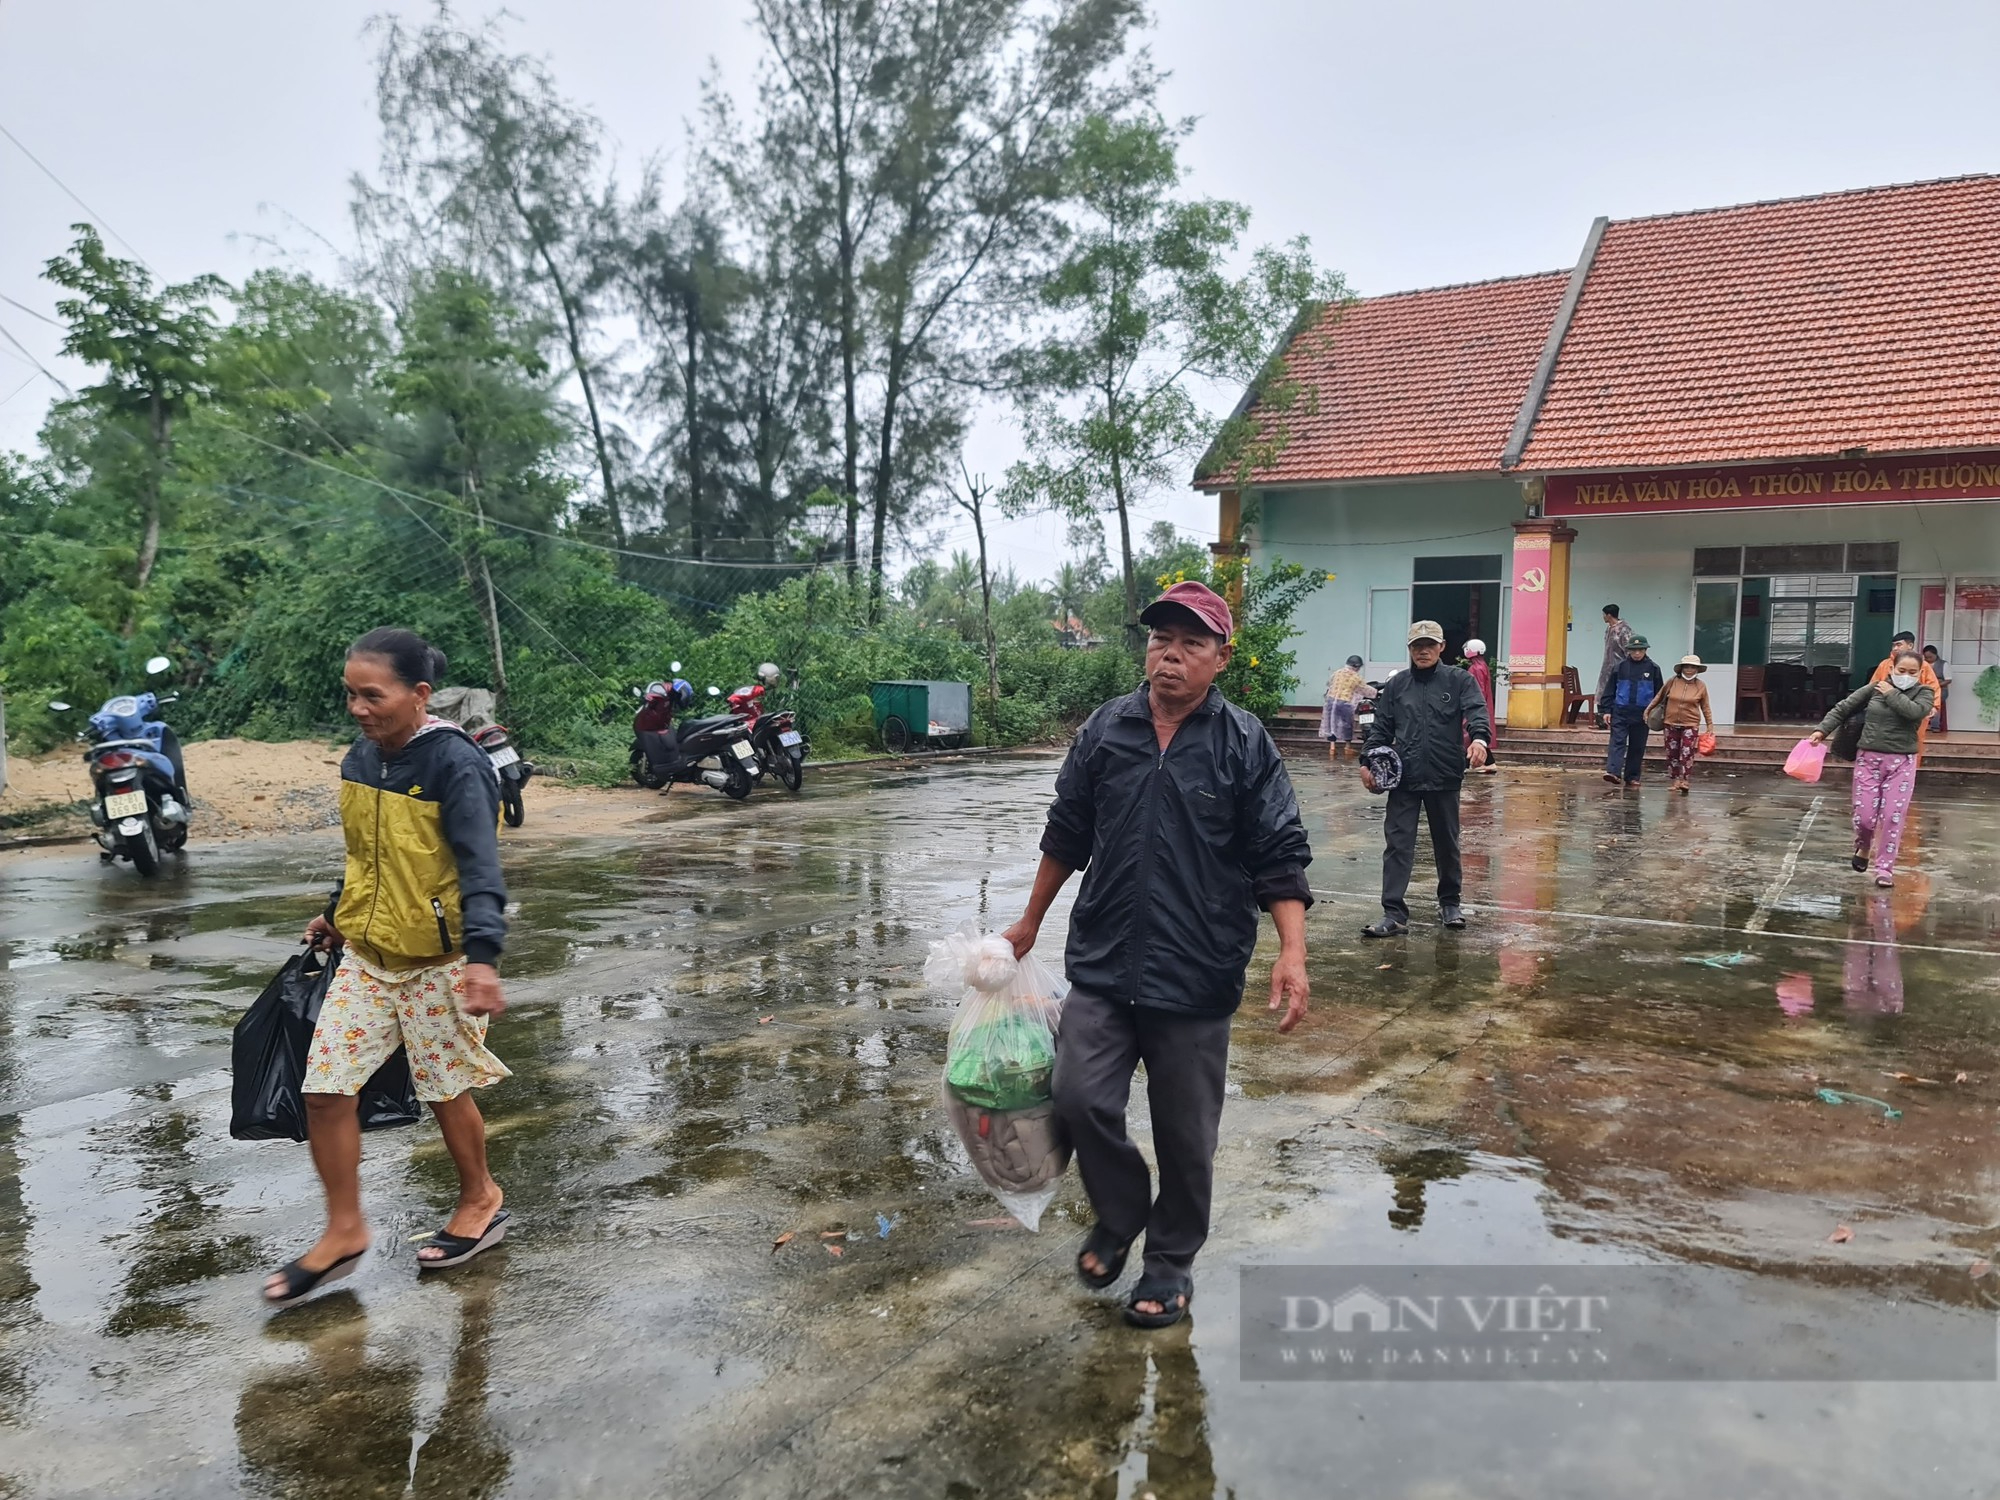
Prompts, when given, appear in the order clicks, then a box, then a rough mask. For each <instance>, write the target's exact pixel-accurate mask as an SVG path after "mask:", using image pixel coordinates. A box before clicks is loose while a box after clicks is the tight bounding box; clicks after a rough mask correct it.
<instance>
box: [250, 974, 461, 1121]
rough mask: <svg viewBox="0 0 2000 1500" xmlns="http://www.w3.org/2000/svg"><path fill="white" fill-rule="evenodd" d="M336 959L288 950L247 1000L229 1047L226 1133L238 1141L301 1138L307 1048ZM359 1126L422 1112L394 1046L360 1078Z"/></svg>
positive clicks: (403, 1056)
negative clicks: (259, 989)
mask: <svg viewBox="0 0 2000 1500" xmlns="http://www.w3.org/2000/svg"><path fill="white" fill-rule="evenodd" d="M335 967H336V963H335V960H334V959H333V958H332V957H329V956H328V955H326V954H323V953H314V952H310V951H308V952H305V953H300V954H296V955H294V956H293V957H292V958H290V959H289V960H287V961H286V963H285V966H284V967H283V968H282V969H280V970H278V973H277V977H276V978H274V979H273V980H272V981H271V982H270V983H269V984H267V985H265V986H264V993H263V994H261V995H259V996H258V997H257V998H256V1000H255V1001H253V1002H252V1003H251V1006H250V1008H249V1009H248V1010H246V1011H245V1012H244V1013H243V1018H242V1019H241V1020H239V1021H238V1022H237V1023H236V1032H235V1036H234V1038H233V1040H232V1041H231V1043H230V1048H229V1061H230V1071H231V1073H232V1074H233V1075H234V1076H233V1077H232V1078H231V1080H230V1089H229V1133H230V1134H231V1135H232V1136H234V1137H236V1139H237V1140H239V1141H270V1140H288V1141H302V1140H304V1139H305V1138H306V1103H305V1097H304V1096H305V1089H304V1084H305V1076H306V1054H307V1052H308V1051H310V1050H311V1047H312V1039H313V1028H314V1027H315V1026H316V1025H318V1024H319V1009H320V1006H321V1005H323V1004H324V1003H325V1002H326V992H327V987H328V986H329V985H331V984H332V983H333V971H334V969H335ZM360 1113H361V1128H362V1129H363V1130H385V1129H388V1128H389V1127H391V1126H395V1125H414V1124H416V1123H417V1121H418V1119H420V1118H421V1117H422V1113H423V1111H422V1109H421V1107H420V1106H419V1105H418V1103H417V1087H416V1083H415V1081H414V1080H413V1079H412V1078H411V1077H410V1060H409V1057H408V1056H407V1055H406V1054H405V1053H404V1051H403V1049H402V1048H401V1047H398V1048H397V1049H396V1051H395V1054H394V1055H393V1056H392V1057H390V1059H389V1060H388V1061H387V1062H385V1063H383V1064H382V1066H381V1067H379V1068H377V1069H376V1070H375V1073H374V1076H373V1077H371V1078H370V1079H369V1080H368V1082H367V1083H365V1084H363V1085H362V1088H361V1099H360Z"/></svg>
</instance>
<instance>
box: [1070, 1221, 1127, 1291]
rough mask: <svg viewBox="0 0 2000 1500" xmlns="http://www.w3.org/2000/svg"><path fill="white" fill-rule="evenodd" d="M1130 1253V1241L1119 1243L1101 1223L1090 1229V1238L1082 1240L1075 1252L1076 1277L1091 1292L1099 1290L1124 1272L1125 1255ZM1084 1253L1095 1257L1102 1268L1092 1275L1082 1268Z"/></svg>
mask: <svg viewBox="0 0 2000 1500" xmlns="http://www.w3.org/2000/svg"><path fill="white" fill-rule="evenodd" d="M1131 1253H1132V1242H1131V1241H1130V1240H1127V1241H1126V1242H1125V1243H1124V1244H1122V1245H1121V1244H1119V1243H1118V1241H1117V1240H1115V1239H1113V1238H1112V1237H1111V1231H1110V1230H1108V1229H1106V1228H1105V1227H1104V1226H1103V1225H1102V1224H1099V1225H1098V1226H1097V1227H1096V1228H1094V1229H1092V1230H1091V1231H1090V1238H1089V1239H1087V1240H1085V1241H1084V1242H1083V1248H1082V1249H1081V1250H1079V1251H1077V1252H1076V1279H1077V1280H1078V1281H1081V1282H1082V1283H1083V1284H1084V1285H1085V1286H1087V1287H1089V1288H1090V1289H1091V1290H1092V1291H1093V1292H1101V1291H1103V1290H1104V1289H1105V1288H1106V1287H1108V1286H1110V1285H1111V1283H1112V1282H1114V1281H1116V1280H1117V1279H1118V1278H1119V1277H1120V1276H1123V1275H1124V1274H1125V1257H1126V1256H1128V1255H1130V1254H1131ZM1086 1255H1094V1256H1096V1257H1097V1262H1098V1264H1099V1265H1101V1266H1103V1267H1104V1269H1103V1270H1102V1271H1101V1272H1098V1273H1097V1274H1095V1275H1093V1274H1091V1272H1089V1271H1087V1270H1085V1269H1084V1265H1083V1258H1084V1257H1085V1256H1086Z"/></svg>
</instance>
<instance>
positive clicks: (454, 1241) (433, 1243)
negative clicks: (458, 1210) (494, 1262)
mask: <svg viewBox="0 0 2000 1500" xmlns="http://www.w3.org/2000/svg"><path fill="white" fill-rule="evenodd" d="M506 1238H507V1210H506V1209H504V1208H503V1209H501V1210H500V1211H499V1212H497V1213H495V1214H494V1215H493V1217H492V1218H490V1219H488V1220H487V1221H486V1229H485V1232H484V1233H482V1234H479V1235H477V1236H473V1235H465V1234H452V1233H450V1232H449V1231H447V1230H443V1229H434V1230H432V1231H431V1233H430V1235H429V1237H428V1238H426V1239H425V1240H424V1242H423V1243H422V1244H421V1245H419V1246H417V1269H418V1270H419V1271H448V1270H450V1269H451V1268H452V1267H453V1266H462V1265H464V1264H465V1263H466V1262H467V1261H469V1260H471V1259H472V1257H473V1256H475V1255H477V1254H479V1253H480V1252H481V1251H483V1250H491V1249H492V1248H493V1247H494V1246H495V1245H497V1244H499V1243H500V1242H501V1241H502V1240H504V1239H506ZM426 1250H442V1251H444V1254H442V1255H440V1256H436V1257H434V1258H433V1259H430V1260H425V1259H424V1251H426Z"/></svg>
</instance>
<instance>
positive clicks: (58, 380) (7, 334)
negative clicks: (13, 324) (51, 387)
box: [0, 323, 76, 399]
mask: <svg viewBox="0 0 2000 1500" xmlns="http://www.w3.org/2000/svg"><path fill="white" fill-rule="evenodd" d="M0 338H4V339H6V340H7V342H8V343H10V344H12V345H13V346H14V347H15V348H16V349H19V350H20V351H21V355H22V357H23V358H24V359H26V360H27V361H28V363H29V364H31V365H33V366H34V367H35V368H36V369H37V370H40V371H41V372H42V374H43V375H44V376H46V377H47V378H48V379H49V380H51V381H53V382H54V383H55V387H56V389H57V390H59V391H61V392H62V393H63V394H64V395H65V396H68V397H71V398H72V399H74V397H75V396H76V392H75V391H73V390H71V389H70V388H69V387H68V386H67V385H65V384H64V383H63V380H62V377H61V376H59V375H57V374H55V373H54V372H53V371H51V370H50V369H49V367H48V366H47V365H45V364H43V363H42V362H41V361H40V360H39V359H36V358H35V356H34V354H33V353H32V352H31V351H30V350H29V348H28V346H27V345H26V344H24V343H22V342H21V341H20V340H19V339H17V338H15V337H14V335H13V333H12V331H11V330H9V329H8V327H7V325H6V324H5V323H0Z"/></svg>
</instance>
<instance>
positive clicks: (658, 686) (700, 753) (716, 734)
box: [631, 662, 764, 802]
mask: <svg viewBox="0 0 2000 1500" xmlns="http://www.w3.org/2000/svg"><path fill="white" fill-rule="evenodd" d="M680 669H681V664H680V663H679V662H675V663H674V664H673V667H672V670H674V671H675V672H678V671H680ZM632 692H633V694H634V695H635V696H636V697H638V698H639V699H640V707H639V712H638V713H636V714H634V715H633V716H632V751H631V765H632V779H633V780H634V781H636V782H638V783H639V785H640V786H643V787H646V788H648V789H649V790H664V789H665V788H668V787H671V786H672V785H673V784H674V783H675V782H677V781H684V782H687V783H688V784H689V785H698V786H707V787H713V788H715V789H716V790H717V791H719V792H721V793H723V794H724V795H725V796H728V797H731V798H734V799H735V800H736V801H738V802H740V801H742V800H743V799H744V798H745V797H747V796H749V795H750V793H751V790H752V789H753V788H754V787H755V786H756V785H757V781H758V778H759V777H761V776H762V775H763V774H764V768H763V766H762V765H761V764H760V763H759V761H758V759H757V751H756V748H755V747H754V746H752V745H751V743H750V730H749V726H748V725H746V724H745V723H744V721H743V718H742V716H741V715H739V714H734V713H725V714H712V715H709V716H707V717H704V718H698V719H691V718H683V719H681V720H679V721H678V722H676V721H675V718H674V715H675V714H676V713H677V712H680V711H682V710H685V709H688V708H692V707H693V706H694V689H693V687H691V686H690V685H689V684H688V683H686V682H683V681H681V680H679V679H678V678H676V679H675V680H674V681H673V682H672V683H664V682H655V683H652V684H650V685H649V686H648V687H646V688H645V689H644V690H643V691H642V690H641V689H639V688H634V689H632ZM708 696H709V697H710V698H720V697H721V696H722V690H721V689H720V688H716V687H711V688H710V689H709V690H708Z"/></svg>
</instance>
